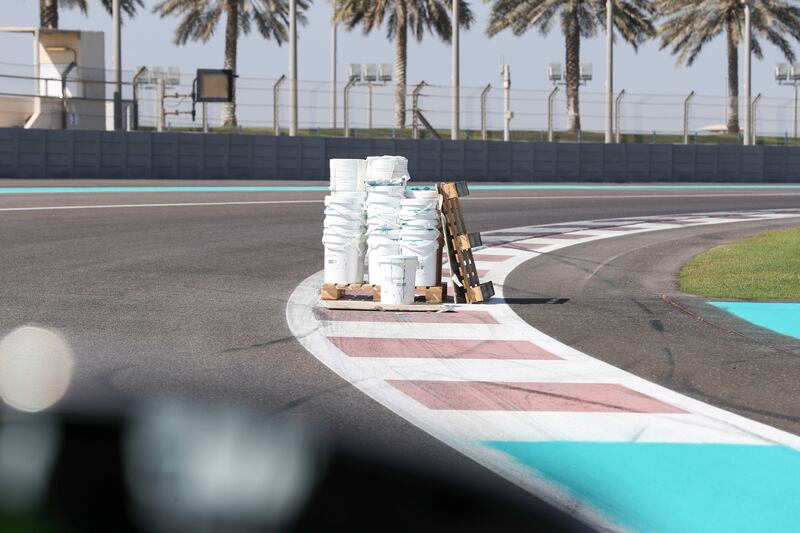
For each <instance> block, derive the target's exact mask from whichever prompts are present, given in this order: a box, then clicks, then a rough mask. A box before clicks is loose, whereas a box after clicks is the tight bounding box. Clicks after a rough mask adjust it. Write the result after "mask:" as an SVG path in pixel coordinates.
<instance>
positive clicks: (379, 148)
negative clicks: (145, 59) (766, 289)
mask: <svg viewBox="0 0 800 533" xmlns="http://www.w3.org/2000/svg"><path fill="white" fill-rule="evenodd" d="M382 154H398V155H403V156H405V157H407V158H408V159H409V167H410V168H409V170H410V173H411V175H412V176H413V177H414V179H415V180H417V181H440V180H450V179H465V180H469V181H515V182H530V181H549V182H574V181H609V182H612V181H618V182H637V181H639V182H648V181H670V182H681V181H685V182H748V183H758V182H774V183H789V182H800V147H791V146H736V145H711V144H698V145H666V144H599V143H542V142H524V141H514V142H499V141H450V140H429V139H424V140H411V139H366V138H365V139H357V138H331V137H274V136H266V135H220V134H206V135H203V134H195V133H150V132H110V131H109V132H107V131H78V130H25V129H19V128H13V129H12V128H9V129H0V178H109V179H116V178H149V179H155V178H173V179H281V180H320V179H327V178H328V159H330V158H335V157H340V158H351V157H359V158H363V157H366V156H368V155H382Z"/></svg>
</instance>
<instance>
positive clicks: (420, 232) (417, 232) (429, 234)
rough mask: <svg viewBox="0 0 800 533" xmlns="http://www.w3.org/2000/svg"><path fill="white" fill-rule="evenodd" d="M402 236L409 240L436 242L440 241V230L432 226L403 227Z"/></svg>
mask: <svg viewBox="0 0 800 533" xmlns="http://www.w3.org/2000/svg"><path fill="white" fill-rule="evenodd" d="M400 236H401V237H405V238H409V239H418V240H423V241H435V240H438V239H439V228H437V227H436V226H435V225H432V226H427V227H426V226H402V228H401V229H400Z"/></svg>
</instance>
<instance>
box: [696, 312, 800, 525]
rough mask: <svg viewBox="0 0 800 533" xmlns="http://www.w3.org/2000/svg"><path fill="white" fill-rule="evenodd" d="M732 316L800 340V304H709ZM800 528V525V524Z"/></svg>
mask: <svg viewBox="0 0 800 533" xmlns="http://www.w3.org/2000/svg"><path fill="white" fill-rule="evenodd" d="M708 303H709V304H711V305H713V306H714V307H717V308H719V309H723V310H725V311H727V312H729V313H730V314H732V315H734V316H736V317H739V318H741V319H742V320H746V321H748V322H751V323H753V324H755V325H756V326H760V327H762V328H766V329H770V330H772V331H775V332H777V333H780V334H781V335H786V336H788V337H794V338H796V339H800V303H791V302H787V303H784V302H708ZM799 512H800V511H799ZM799 526H800V524H799Z"/></svg>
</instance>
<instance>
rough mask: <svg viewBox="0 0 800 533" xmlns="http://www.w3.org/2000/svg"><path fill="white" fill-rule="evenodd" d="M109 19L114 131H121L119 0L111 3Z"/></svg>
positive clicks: (120, 24) (120, 23)
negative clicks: (111, 42)
mask: <svg viewBox="0 0 800 533" xmlns="http://www.w3.org/2000/svg"><path fill="white" fill-rule="evenodd" d="M111 19H112V23H113V25H114V29H113V33H114V45H113V47H114V50H113V57H112V62H113V64H114V129H115V130H116V131H119V130H121V129H122V42H121V33H122V18H121V17H120V12H119V0H114V1H113V2H112V3H111Z"/></svg>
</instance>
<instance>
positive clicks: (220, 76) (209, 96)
mask: <svg viewBox="0 0 800 533" xmlns="http://www.w3.org/2000/svg"><path fill="white" fill-rule="evenodd" d="M195 101H196V102H232V101H233V71H232V70H229V69H222V70H215V69H197V94H196V96H195Z"/></svg>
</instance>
